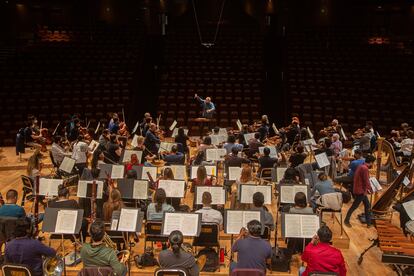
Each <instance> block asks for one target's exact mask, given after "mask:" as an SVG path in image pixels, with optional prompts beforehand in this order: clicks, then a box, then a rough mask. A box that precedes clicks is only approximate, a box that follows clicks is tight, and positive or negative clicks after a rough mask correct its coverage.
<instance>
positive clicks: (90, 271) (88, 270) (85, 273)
mask: <svg viewBox="0 0 414 276" xmlns="http://www.w3.org/2000/svg"><path fill="white" fill-rule="evenodd" d="M103 275H105V276H109V275H114V273H113V269H112V267H110V266H91V267H84V268H82V269H81V270H80V271H79V272H78V276H103Z"/></svg>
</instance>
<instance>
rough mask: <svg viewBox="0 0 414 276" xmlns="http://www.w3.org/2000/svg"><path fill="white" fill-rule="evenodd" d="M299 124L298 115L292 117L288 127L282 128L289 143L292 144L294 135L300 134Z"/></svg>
mask: <svg viewBox="0 0 414 276" xmlns="http://www.w3.org/2000/svg"><path fill="white" fill-rule="evenodd" d="M299 124H300V122H299V118H298V117H292V123H291V124H290V125H289V126H288V127H286V128H284V129H283V130H282V132H283V133H284V135H285V136H286V141H287V142H288V143H289V144H290V145H293V143H294V142H295V139H296V136H298V135H299V134H300V125H299Z"/></svg>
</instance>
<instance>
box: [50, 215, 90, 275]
mask: <svg viewBox="0 0 414 276" xmlns="http://www.w3.org/2000/svg"><path fill="white" fill-rule="evenodd" d="M61 211H69V212H70V213H72V214H74V213H76V221H75V225H73V224H72V226H74V227H72V229H69V228H67V229H66V230H64V231H59V229H58V228H59V227H60V226H59V225H57V223H58V221H62V220H63V218H60V216H61V214H62V213H60V212H61ZM83 211H84V210H83V209H61V208H49V207H47V208H46V209H45V216H44V219H43V224H42V232H45V233H53V234H60V235H61V247H62V255H63V258H62V259H63V272H64V275H65V276H66V261H65V247H64V235H65V234H70V235H74V236H75V235H76V233H79V232H80V229H81V227H82V219H83ZM65 228H66V227H65ZM62 230H63V229H62ZM56 231H58V232H56ZM74 259H75V260H76V242H75V256H74Z"/></svg>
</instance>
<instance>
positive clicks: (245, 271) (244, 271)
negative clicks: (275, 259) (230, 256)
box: [231, 268, 265, 276]
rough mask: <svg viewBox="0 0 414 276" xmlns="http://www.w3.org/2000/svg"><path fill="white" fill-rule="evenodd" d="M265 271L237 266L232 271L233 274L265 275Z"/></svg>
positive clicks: (247, 275)
mask: <svg viewBox="0 0 414 276" xmlns="http://www.w3.org/2000/svg"><path fill="white" fill-rule="evenodd" d="M264 275H265V272H264V271H263V270H261V269H252V268H236V269H234V270H233V271H232V272H231V276H264Z"/></svg>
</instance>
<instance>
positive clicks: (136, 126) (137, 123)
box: [131, 121, 139, 134]
mask: <svg viewBox="0 0 414 276" xmlns="http://www.w3.org/2000/svg"><path fill="white" fill-rule="evenodd" d="M138 126H139V121H137V122H136V124H135V126H134V128H133V129H132V132H131V133H132V134H134V133H135V132H136V131H137V129H138Z"/></svg>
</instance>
